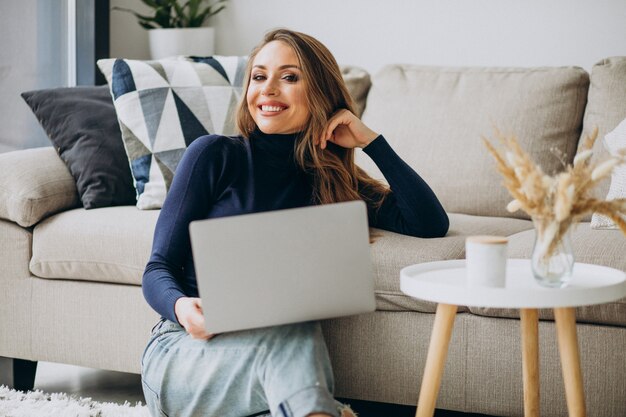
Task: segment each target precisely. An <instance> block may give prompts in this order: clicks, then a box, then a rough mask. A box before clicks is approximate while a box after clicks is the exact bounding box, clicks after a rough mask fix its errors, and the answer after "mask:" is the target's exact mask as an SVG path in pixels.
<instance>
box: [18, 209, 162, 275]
mask: <svg viewBox="0 0 626 417" xmlns="http://www.w3.org/2000/svg"><path fill="white" fill-rule="evenodd" d="M158 215H159V211H141V210H137V208H136V207H135V206H119V207H106V208H99V209H94V210H84V209H76V210H71V211H66V212H63V213H60V214H57V215H56V216H52V217H50V218H48V219H46V220H45V221H43V222H41V223H40V224H38V225H37V226H36V227H35V229H34V231H33V256H32V259H31V261H30V270H31V272H32V273H33V275H36V276H38V277H41V278H59V279H75V280H85V281H103V282H113V283H120V284H134V285H141V277H142V275H143V270H144V268H145V266H146V263H147V262H148V258H149V256H150V249H151V245H152V236H153V234H154V227H155V224H156V221H157V217H158Z"/></svg>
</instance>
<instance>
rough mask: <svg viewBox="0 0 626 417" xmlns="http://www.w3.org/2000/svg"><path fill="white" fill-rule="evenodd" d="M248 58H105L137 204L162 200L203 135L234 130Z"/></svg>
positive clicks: (157, 204) (102, 62)
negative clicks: (184, 157)
mask: <svg viewBox="0 0 626 417" xmlns="http://www.w3.org/2000/svg"><path fill="white" fill-rule="evenodd" d="M245 66H246V57H239V56H213V57H207V58H195V57H192V58H185V57H178V58H166V59H161V60H155V61H140V60H131V59H101V60H99V61H98V67H99V68H100V71H102V73H103V74H104V76H105V77H106V79H107V82H108V84H109V87H110V89H111V95H112V96H113V104H114V105H115V112H116V113H117V118H118V121H119V124H120V128H121V131H122V139H123V140H124V147H125V149H126V154H127V156H128V159H129V163H130V167H131V172H132V175H133V179H134V182H135V189H136V190H137V208H139V209H142V210H144V209H158V208H161V206H162V205H163V201H164V200H165V195H166V193H167V189H168V188H169V186H170V184H171V182H172V178H173V176H174V172H175V171H176V166H177V165H178V162H179V161H180V159H181V158H182V155H183V153H184V152H185V149H186V148H187V146H189V144H190V143H191V142H192V141H194V140H195V139H197V138H198V137H199V136H202V135H206V134H211V133H216V134H222V135H234V134H235V133H236V129H235V123H234V117H233V114H234V112H235V111H236V107H237V102H238V101H239V98H240V97H241V90H242V81H243V75H244V72H245Z"/></svg>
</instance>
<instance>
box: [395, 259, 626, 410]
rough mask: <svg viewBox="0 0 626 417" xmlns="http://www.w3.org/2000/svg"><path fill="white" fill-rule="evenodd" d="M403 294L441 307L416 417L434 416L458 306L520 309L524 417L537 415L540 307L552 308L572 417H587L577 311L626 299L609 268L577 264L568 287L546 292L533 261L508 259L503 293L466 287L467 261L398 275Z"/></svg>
mask: <svg viewBox="0 0 626 417" xmlns="http://www.w3.org/2000/svg"><path fill="white" fill-rule="evenodd" d="M400 289H401V290H402V292H404V293H405V294H407V295H409V296H411V297H414V298H419V299H422V300H427V301H433V302H436V303H438V305H437V313H436V316H435V323H434V325H433V331H432V335H431V338H430V345H429V348H428V355H427V359H426V367H425V369H424V376H423V378H422V386H421V389H420V394H419V400H418V404H417V413H416V416H417V417H432V416H433V414H434V411H435V403H436V401H437V395H438V394H439V387H440V385H441V377H442V375H443V368H444V365H445V361H446V356H447V354H448V345H449V343H450V336H451V335H452V328H453V326H454V317H455V316H456V312H457V308H458V306H459V305H464V306H468V307H497V308H519V309H520V318H521V333H522V360H523V381H524V415H525V417H530V416H539V337H538V333H539V319H538V317H539V313H538V309H539V308H553V309H554V319H555V322H556V328H557V338H558V344H559V353H560V356H561V368H562V371H563V380H564V383H565V395H566V398H567V409H568V412H569V415H570V417H574V416H576V417H584V416H586V410H585V397H584V392H583V383H582V374H581V371H580V357H579V352H578V339H577V336H576V317H575V313H574V307H577V306H583V305H592V304H602V303H607V302H610V301H614V300H617V299H620V298H622V297H624V296H626V274H625V273H624V272H623V271H620V270H617V269H614V268H608V267H605V266H599V265H591V264H583V263H576V264H575V265H574V273H573V276H572V279H571V281H570V284H569V286H568V287H566V288H561V289H552V288H544V287H541V286H539V284H537V283H536V282H535V280H534V278H533V276H532V272H531V267H530V261H529V260H527V259H509V260H508V262H507V271H506V284H505V287H503V288H492V287H468V286H467V284H466V281H465V260H464V259H460V260H450V261H437V262H427V263H422V264H417V265H411V266H407V267H405V268H403V269H402V270H401V271H400Z"/></svg>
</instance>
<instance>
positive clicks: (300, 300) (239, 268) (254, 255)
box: [189, 201, 376, 333]
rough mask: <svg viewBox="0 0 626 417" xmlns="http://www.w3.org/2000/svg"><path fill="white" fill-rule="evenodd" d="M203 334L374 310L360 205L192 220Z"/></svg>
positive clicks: (364, 220)
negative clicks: (204, 332)
mask: <svg viewBox="0 0 626 417" xmlns="http://www.w3.org/2000/svg"><path fill="white" fill-rule="evenodd" d="M189 231H190V234H191V247H192V252H193V258H194V265H195V268H196V278H197V281H198V291H199V293H200V297H201V298H202V308H203V311H204V318H205V321H206V329H207V331H208V332H210V333H223V332H229V331H234V330H243V329H252V328H258V327H266V326H274V325H279V324H286V323H295V322H302V321H308V320H318V319H326V318H331V317H339V316H347V315H353V314H358V313H365V312H371V311H374V309H375V307H376V304H375V300H374V279H373V274H372V266H371V260H370V246H369V234H368V225H367V210H366V206H365V203H364V202H362V201H351V202H346V203H337V204H327V205H320V206H311V207H303V208H295V209H287V210H278V211H271V212H264V213H255V214H245V215H240V216H232V217H224V218H218V219H208V220H200V221H194V222H191V224H190V225H189Z"/></svg>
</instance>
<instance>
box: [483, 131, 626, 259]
mask: <svg viewBox="0 0 626 417" xmlns="http://www.w3.org/2000/svg"><path fill="white" fill-rule="evenodd" d="M597 137H598V129H597V128H596V129H595V130H594V131H593V132H592V134H591V135H589V136H587V137H586V138H585V139H584V140H583V141H582V143H581V144H580V145H579V147H578V150H577V152H576V157H575V158H574V162H573V164H570V165H565V166H564V170H563V171H562V172H560V173H558V174H556V175H554V176H550V175H547V174H545V173H544V172H543V171H542V170H541V167H539V166H538V165H536V164H535V163H534V162H533V161H532V159H531V158H530V156H529V155H528V154H527V153H526V152H525V151H524V150H523V149H522V148H521V146H520V145H519V142H518V141H517V138H516V137H515V136H505V135H503V134H502V133H501V132H500V131H498V130H497V129H496V138H497V139H498V141H499V142H500V144H501V145H502V146H503V147H504V150H503V151H502V152H500V151H498V150H497V149H496V148H495V146H494V145H492V144H491V142H490V141H489V140H488V139H486V138H484V137H483V142H484V144H485V146H486V147H487V149H488V151H489V153H491V155H492V156H493V157H494V159H495V161H496V167H497V169H498V171H499V172H500V174H501V175H502V177H503V179H504V186H505V187H506V189H507V190H508V191H509V193H510V194H511V196H512V197H513V201H511V202H510V203H509V204H508V205H507V210H508V211H509V212H514V211H517V210H523V211H524V212H526V213H527V214H528V215H529V216H530V217H531V219H532V221H533V223H534V225H535V228H536V229H537V232H538V234H539V235H540V236H543V240H544V241H547V242H549V246H548V248H547V253H546V256H549V255H550V254H552V253H553V251H554V250H555V248H556V247H557V245H558V244H559V242H560V241H561V238H562V237H563V235H564V234H565V233H566V232H567V230H569V228H570V226H572V225H573V224H574V223H577V222H579V221H580V220H581V219H582V218H583V217H585V216H586V215H587V214H589V213H593V212H597V213H600V214H603V215H605V216H606V217H609V218H610V219H611V220H613V221H614V222H615V224H616V225H617V226H618V227H619V228H620V230H621V231H622V232H623V233H624V234H625V235H626V221H624V218H626V199H625V198H621V199H616V200H611V201H606V200H599V199H596V198H593V197H591V195H590V192H591V190H592V189H593V188H594V187H595V186H596V185H597V184H598V183H600V182H601V181H602V180H603V179H604V178H606V177H608V176H609V175H610V174H611V172H612V171H613V168H615V167H616V166H618V165H621V164H624V163H626V149H622V150H621V151H619V152H618V153H617V154H614V155H612V156H611V157H609V158H608V159H607V160H605V161H601V162H597V163H592V162H591V156H592V154H593V152H592V148H593V144H594V143H595V141H596V139H597Z"/></svg>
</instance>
